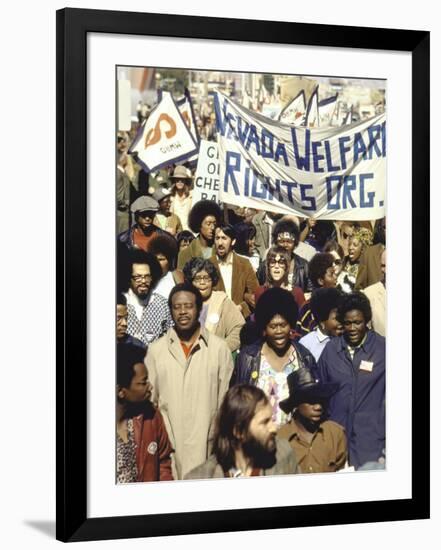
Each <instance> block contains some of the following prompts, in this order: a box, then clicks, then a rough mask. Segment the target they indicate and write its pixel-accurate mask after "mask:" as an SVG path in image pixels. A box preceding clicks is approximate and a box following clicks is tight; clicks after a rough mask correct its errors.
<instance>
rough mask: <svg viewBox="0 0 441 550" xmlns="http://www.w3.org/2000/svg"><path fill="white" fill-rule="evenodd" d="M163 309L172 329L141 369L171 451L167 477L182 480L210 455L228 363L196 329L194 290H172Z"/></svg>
mask: <svg viewBox="0 0 441 550" xmlns="http://www.w3.org/2000/svg"><path fill="white" fill-rule="evenodd" d="M169 306H170V310H171V313H172V317H173V321H174V323H175V326H174V328H171V329H169V330H168V331H167V333H166V334H165V335H164V336H163V337H162V338H160V339H159V340H157V341H156V342H154V343H153V344H151V345H150V347H149V350H148V353H147V355H146V359H145V364H146V367H147V371H148V375H149V379H150V381H151V383H152V385H153V395H152V401H153V402H154V403H155V404H156V405H157V406H158V407H159V410H160V411H161V414H162V416H163V418H164V423H165V426H166V428H167V432H168V436H169V439H170V442H171V444H172V446H173V448H174V450H175V452H174V453H173V455H172V457H173V475H174V478H175V479H182V478H183V477H184V476H185V474H186V473H188V472H189V471H190V470H192V469H193V468H194V467H195V466H198V465H199V464H201V463H202V462H205V460H206V459H207V458H208V456H209V455H210V452H211V444H212V440H213V429H214V422H215V418H216V414H217V411H218V409H219V407H220V405H221V403H222V399H223V397H224V395H225V393H226V392H227V390H228V385H229V382H230V378H231V374H232V372H233V360H232V357H231V351H230V350H229V348H228V345H227V343H226V342H225V341H224V340H222V339H221V338H218V337H217V336H215V335H214V334H211V333H209V332H207V331H206V330H204V329H201V327H200V325H199V321H198V319H199V313H200V310H201V308H202V296H201V294H200V292H199V290H197V289H196V288H195V287H194V286H193V285H191V284H189V283H182V284H179V285H176V286H175V287H174V288H173V290H172V291H171V293H170V297H169Z"/></svg>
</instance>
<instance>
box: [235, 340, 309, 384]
mask: <svg viewBox="0 0 441 550" xmlns="http://www.w3.org/2000/svg"><path fill="white" fill-rule="evenodd" d="M291 344H292V345H293V346H294V348H295V350H296V352H297V356H298V358H299V363H300V364H299V366H300V367H305V368H307V369H309V370H310V371H311V372H312V374H313V376H314V377H316V378H317V364H316V362H315V359H314V357H313V356H312V355H311V353H310V352H309V350H307V349H306V348H305V346H303V345H302V344H299V342H294V341H291ZM262 346H263V341H262V340H260V341H258V342H254V343H253V344H250V345H249V346H245V347H243V348H242V349H241V350H240V353H239V355H238V356H237V357H236V362H235V366H234V371H233V375H232V377H231V382H230V386H234V385H236V384H251V385H253V386H254V385H256V384H257V381H258V379H259V371H260V354H261V351H262ZM253 372H255V373H257V374H254V375H253V376H252V373H253Z"/></svg>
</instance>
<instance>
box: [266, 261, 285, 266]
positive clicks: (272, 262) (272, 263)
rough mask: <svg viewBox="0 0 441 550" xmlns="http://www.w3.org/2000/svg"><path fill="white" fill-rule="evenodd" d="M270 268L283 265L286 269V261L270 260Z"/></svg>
mask: <svg viewBox="0 0 441 550" xmlns="http://www.w3.org/2000/svg"><path fill="white" fill-rule="evenodd" d="M269 265H270V267H274V266H275V265H283V266H284V267H286V261H285V260H270V262H269Z"/></svg>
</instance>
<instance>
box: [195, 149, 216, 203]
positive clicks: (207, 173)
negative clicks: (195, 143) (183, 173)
mask: <svg viewBox="0 0 441 550" xmlns="http://www.w3.org/2000/svg"><path fill="white" fill-rule="evenodd" d="M219 169H220V167H219V149H218V145H217V143H215V142H214V141H206V140H204V139H202V140H201V143H200V147H199V158H198V166H197V168H196V174H195V178H194V188H193V191H192V204H195V203H196V202H198V201H200V200H210V201H216V202H217V203H218V204H219V203H220V199H219Z"/></svg>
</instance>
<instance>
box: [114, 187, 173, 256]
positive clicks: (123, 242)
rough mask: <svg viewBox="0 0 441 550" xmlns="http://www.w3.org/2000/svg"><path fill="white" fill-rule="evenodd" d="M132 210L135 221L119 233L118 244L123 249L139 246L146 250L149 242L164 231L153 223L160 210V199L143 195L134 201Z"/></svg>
mask: <svg viewBox="0 0 441 550" xmlns="http://www.w3.org/2000/svg"><path fill="white" fill-rule="evenodd" d="M130 210H131V212H132V215H133V218H134V222H135V223H134V224H133V225H132V227H130V228H129V229H128V230H127V231H124V232H123V233H120V234H119V235H118V245H119V246H120V247H121V246H122V247H123V249H129V250H131V249H133V248H138V249H141V250H144V251H145V252H146V251H147V249H148V244H149V242H150V241H151V240H152V239H153V238H154V237H155V236H156V235H157V234H158V233H162V229H160V228H159V227H157V226H156V225H154V224H153V220H154V218H155V215H156V213H157V212H158V210H159V204H158V201H156V200H155V199H153V198H152V197H148V196H142V197H139V198H138V199H136V201H134V202H133V204H132V206H131V208H130Z"/></svg>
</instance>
